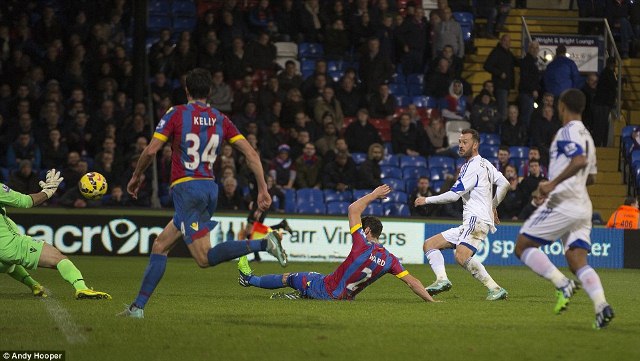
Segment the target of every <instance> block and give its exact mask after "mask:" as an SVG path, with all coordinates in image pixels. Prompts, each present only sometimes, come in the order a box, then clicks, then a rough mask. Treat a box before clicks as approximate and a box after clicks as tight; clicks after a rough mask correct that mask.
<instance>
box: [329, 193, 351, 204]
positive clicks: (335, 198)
mask: <svg viewBox="0 0 640 361" xmlns="http://www.w3.org/2000/svg"><path fill="white" fill-rule="evenodd" d="M352 200H353V193H351V191H344V192H338V191H336V190H333V189H325V190H324V201H325V203H327V204H328V203H329V202H351V201H352Z"/></svg>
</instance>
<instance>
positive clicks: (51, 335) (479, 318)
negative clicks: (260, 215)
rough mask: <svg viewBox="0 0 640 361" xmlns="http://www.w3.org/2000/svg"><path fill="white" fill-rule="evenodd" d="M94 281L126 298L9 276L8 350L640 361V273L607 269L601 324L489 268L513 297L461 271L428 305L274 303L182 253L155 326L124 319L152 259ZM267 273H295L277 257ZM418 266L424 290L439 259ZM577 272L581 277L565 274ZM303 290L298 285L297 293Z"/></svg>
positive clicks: (401, 299)
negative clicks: (558, 309) (492, 296)
mask: <svg viewBox="0 0 640 361" xmlns="http://www.w3.org/2000/svg"><path fill="white" fill-rule="evenodd" d="M72 259H73V260H74V262H75V263H76V265H77V266H78V267H79V268H80V269H81V270H82V272H83V274H84V277H85V279H86V280H87V284H88V285H89V286H93V287H95V288H96V289H97V290H104V291H107V292H110V293H111V295H112V296H113V300H112V301H76V300H74V299H73V297H72V294H73V292H72V288H71V287H70V286H69V285H68V284H66V283H65V282H64V281H63V280H62V279H61V278H60V277H59V276H58V273H57V272H54V271H51V270H38V271H36V272H34V277H35V278H36V279H37V280H39V281H40V282H41V283H42V284H43V285H45V287H47V288H48V289H49V290H50V291H51V292H52V295H51V296H50V297H49V298H47V299H46V300H41V299H35V298H34V297H32V296H31V295H30V293H29V292H28V289H27V288H26V287H25V286H23V285H21V284H19V283H17V282H16V281H14V280H12V279H10V278H9V277H7V276H1V277H0V312H1V318H0V354H2V353H4V352H5V351H8V350H12V351H13V350H40V351H43V350H46V351H65V352H66V360H71V361H75V360H205V359H207V360H255V361H258V360H293V359H295V360H473V361H482V360H491V361H495V360H599V361H601V360H638V359H640V348H638V341H640V292H638V287H639V281H640V270H599V273H600V277H601V279H602V283H603V284H604V287H605V291H606V294H607V299H608V301H609V303H611V305H612V306H613V307H614V310H615V312H616V318H615V319H614V321H613V322H612V323H611V325H610V327H609V328H607V329H604V330H593V329H592V328H591V323H592V322H593V317H594V315H593V308H592V304H591V301H590V300H589V299H588V297H587V296H586V294H585V292H584V291H582V290H581V291H579V293H578V294H577V295H576V296H575V297H574V298H573V299H572V303H571V305H570V306H569V310H568V311H567V312H566V313H565V314H563V315H559V316H558V315H554V314H553V313H552V308H553V306H554V303H555V295H554V290H553V288H552V287H551V285H550V284H548V283H547V282H546V281H544V280H543V279H541V278H538V277H537V276H535V275H534V274H533V273H532V272H531V271H529V270H528V269H527V268H524V267H488V270H489V272H490V273H491V274H492V275H493V277H494V278H495V279H496V281H498V283H500V284H501V285H502V286H504V287H505V288H506V289H507V290H508V291H509V299H508V300H506V301H496V302H489V301H485V300H484V297H485V296H486V291H485V289H484V287H482V286H481V285H480V284H479V283H478V282H477V281H475V280H474V279H473V278H472V277H471V276H470V275H469V274H468V273H467V272H466V271H463V270H462V269H461V268H460V267H459V266H456V265H449V266H448V270H449V278H450V279H451V281H452V282H453V285H454V287H453V289H452V290H451V291H449V292H447V293H444V294H441V295H440V296H438V299H440V300H442V301H444V302H442V303H438V304H427V303H425V302H423V301H422V300H420V299H419V298H418V297H417V296H415V295H414V294H413V293H412V292H411V291H410V290H409V289H408V287H406V286H405V285H404V283H403V282H401V281H399V280H396V279H395V277H393V276H390V275H387V276H384V277H383V278H382V279H380V280H379V281H377V282H376V283H374V284H373V285H371V286H369V287H368V288H367V289H366V290H365V291H363V292H362V293H361V294H360V295H359V296H358V297H357V300H356V301H352V302H345V301H342V302H326V301H315V300H271V299H269V296H270V295H271V293H272V291H271V290H262V289H257V288H243V287H240V286H239V285H238V283H237V271H236V268H235V263H225V264H222V265H220V266H217V267H215V268H211V269H204V270H202V269H199V268H198V267H197V266H196V265H195V262H194V261H193V260H190V259H178V258H174V259H171V258H170V259H169V263H168V266H167V271H166V273H165V276H164V279H163V282H162V283H161V284H160V286H159V287H158V289H157V290H156V293H155V294H154V295H153V297H152V298H151V301H150V302H149V304H148V305H147V308H146V309H145V319H143V320H136V319H125V318H117V317H115V314H116V313H117V312H119V311H121V310H122V309H123V307H124V306H123V304H124V303H129V302H131V300H132V299H133V298H134V296H135V294H136V292H137V290H138V286H139V284H140V279H141V276H142V273H143V271H144V268H145V266H146V263H147V259H146V258H108V257H86V256H85V257H73V258H72ZM336 266H337V264H330V263H293V264H290V265H289V266H288V267H287V268H286V270H287V271H289V272H296V271H318V272H322V273H329V272H331V271H332V270H333V269H334V268H335V267H336ZM252 267H254V271H255V272H256V273H257V274H267V273H281V272H282V270H283V269H282V268H280V267H279V266H278V265H277V264H275V263H269V262H265V263H259V264H252ZM407 269H408V270H409V271H410V272H411V273H412V274H413V275H415V276H416V277H418V278H420V279H421V280H422V281H423V283H425V284H429V283H430V282H431V281H432V279H433V275H432V273H431V270H430V269H429V268H428V266H427V265H408V266H407ZM563 271H565V273H566V272H567V270H563ZM286 290H289V289H286Z"/></svg>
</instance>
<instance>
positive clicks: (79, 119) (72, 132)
mask: <svg viewBox="0 0 640 361" xmlns="http://www.w3.org/2000/svg"><path fill="white" fill-rule="evenodd" d="M134 119H135V118H134ZM88 122H89V116H88V114H86V113H85V112H78V113H76V115H75V117H74V122H73V124H72V125H71V127H70V128H69V129H68V130H67V132H66V136H65V138H66V139H67V145H68V147H69V149H70V150H74V151H76V152H78V153H80V155H81V156H86V155H88V154H90V153H93V147H92V139H93V134H92V133H93V132H92V131H91V129H90V128H89V126H88V124H87V123H88ZM142 124H143V125H144V121H143V123H142Z"/></svg>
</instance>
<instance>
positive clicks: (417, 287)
mask: <svg viewBox="0 0 640 361" xmlns="http://www.w3.org/2000/svg"><path fill="white" fill-rule="evenodd" d="M400 279H401V280H402V281H403V282H404V283H406V284H407V285H408V286H409V288H411V291H413V293H415V294H416V295H418V296H420V298H422V299H423V300H425V301H427V302H437V301H436V300H434V299H433V297H431V295H430V294H429V293H428V292H427V290H426V289H425V288H424V285H423V284H422V282H420V280H419V279H417V278H415V277H413V276H412V275H410V274H409V273H407V274H406V275H404V276H402V277H401V278H400Z"/></svg>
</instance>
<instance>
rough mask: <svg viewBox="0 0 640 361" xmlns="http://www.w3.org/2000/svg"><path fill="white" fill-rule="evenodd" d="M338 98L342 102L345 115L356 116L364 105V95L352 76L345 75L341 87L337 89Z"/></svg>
mask: <svg viewBox="0 0 640 361" xmlns="http://www.w3.org/2000/svg"><path fill="white" fill-rule="evenodd" d="M336 99H337V100H338V101H339V102H340V106H341V107H342V112H343V114H344V116H345V117H355V116H356V113H357V112H358V109H360V108H361V107H362V106H363V102H364V100H363V96H362V93H361V92H360V89H359V88H357V87H356V86H355V82H354V80H353V79H352V78H350V77H346V76H345V77H343V78H342V81H341V82H340V87H339V88H338V89H336Z"/></svg>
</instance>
